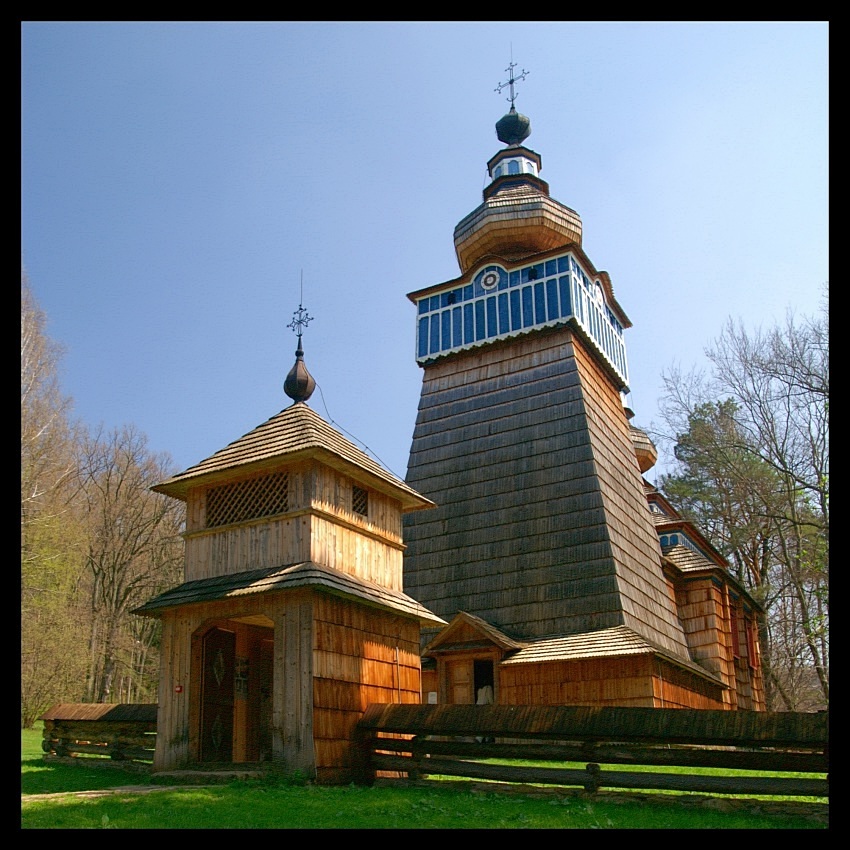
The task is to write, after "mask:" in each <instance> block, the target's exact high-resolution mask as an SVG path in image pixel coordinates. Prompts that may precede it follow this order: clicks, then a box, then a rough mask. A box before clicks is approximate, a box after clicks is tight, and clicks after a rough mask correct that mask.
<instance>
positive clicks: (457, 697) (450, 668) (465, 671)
mask: <svg viewBox="0 0 850 850" xmlns="http://www.w3.org/2000/svg"><path fill="white" fill-rule="evenodd" d="M446 684H447V686H448V687H447V689H446V691H447V697H448V702H449V703H451V704H452V705H472V704H473V703H474V702H475V700H474V699H473V693H472V685H473V680H472V661H471V660H468V659H465V658H464V659H461V660H459V661H447V662H446Z"/></svg>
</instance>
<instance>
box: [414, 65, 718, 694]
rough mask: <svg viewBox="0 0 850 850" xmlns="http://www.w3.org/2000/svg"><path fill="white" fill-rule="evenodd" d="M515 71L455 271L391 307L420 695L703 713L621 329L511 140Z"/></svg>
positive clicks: (521, 137)
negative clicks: (408, 328)
mask: <svg viewBox="0 0 850 850" xmlns="http://www.w3.org/2000/svg"><path fill="white" fill-rule="evenodd" d="M515 67H516V66H515V65H514V64H513V63H511V65H510V66H509V67H508V69H507V70H508V74H509V79H508V82H507V83H504V84H503V85H500V86H499V88H498V89H497V91H501V89H502V88H503V87H509V89H510V97H509V98H508V100H509V101H510V109H509V111H508V113H507V114H506V115H504V116H503V117H502V118H501V119H500V120H499V121H498V122H497V124H496V134H497V137H498V139H499V140H500V141H501V142H502V143H503V144H504V145H505V147H504V148H502V149H501V150H500V151H499V152H498V153H496V154H495V156H493V157H492V158H491V159H490V160H489V162H488V163H487V167H488V171H489V176H490V180H491V182H490V183H489V185H487V187H486V188H485V189H484V191H483V200H482V203H481V204H480V205H479V206H478V207H477V208H476V209H474V210H473V211H472V212H471V213H469V215H467V216H466V217H464V218H463V219H462V220H461V221H460V222H459V223H458V225H457V226H456V228H455V231H454V244H455V250H456V254H457V259H458V263H459V266H460V276H459V277H457V278H455V279H452V280H449V281H445V282H443V283H438V284H435V285H433V286H429V287H427V288H425V289H420V290H418V291H416V292H413V293H410V294H409V296H408V297H409V298H410V300H411V301H412V302H413V303H414V304H415V305H416V312H417V333H416V359H417V362H418V363H419V365H420V366H421V367H422V370H423V382H422V391H421V397H420V402H419V409H418V414H417V419H416V425H415V430H414V434H413V441H412V446H411V452H410V459H409V465H408V472H407V478H406V481H407V483H408V485H409V486H410V487H412V488H414V489H415V490H416V491H417V492H419V493H421V494H422V495H424V496H425V497H427V498H428V499H430V500H432V501H433V502H435V503H436V505H437V507H436V508H434V509H432V510H429V511H421V512H415V513H410V514H407V515H406V516H405V517H404V521H403V522H404V533H405V543H406V545H407V551H406V553H405V557H404V586H405V591H406V592H407V593H409V594H410V595H411V596H412V597H413V598H415V599H416V600H418V601H419V602H420V603H422V604H423V605H424V606H425V607H427V608H428V609H429V610H431V611H433V612H434V613H435V614H438V615H439V616H441V617H443V618H444V619H446V620H450V621H451V622H450V625H449V626H448V627H447V628H445V629H443V630H442V631H441V632H439V633H438V634H436V636H435V633H434V632H427V633H425V635H424V642H426V643H427V644H428V645H427V646H426V647H425V650H424V655H425V657H426V659H431V660H432V663H433V662H434V661H436V671H435V673H434V678H433V685H431V686H429V687H431V688H432V690H430V691H429V692H428V695H427V696H426V699H430V700H431V701H434V700H439V701H440V702H443V701H446V702H474V701H476V698H480V697H482V695H484V698H485V699H487V698H489V696H490V693H493V695H494V697H495V699H496V701H497V702H502V703H515V704H523V703H536V704H541V703H550V704H556V703H566V702H572V703H589V704H621V705H626V704H632V705H661V704H667V705H687V706H690V707H707V708H711V707H720V706H721V704H722V697H721V691H722V690H723V685H722V684H721V682H720V681H719V678H718V677H717V676H716V675H712V674H711V673H709V672H708V671H706V669H704V668H703V667H702V666H700V665H699V664H697V663H695V662H694V660H693V659H692V657H691V652H690V650H689V646H688V640H687V636H686V634H685V632H684V630H683V625H682V622H681V620H680V618H679V615H678V612H677V606H676V599H675V593H674V591H673V588H672V585H671V584H670V582H669V581H668V580H667V579H666V578H665V573H664V569H663V560H662V552H661V548H660V545H659V539H658V535H657V533H656V530H655V527H654V525H653V520H652V516H651V514H650V511H649V508H648V505H647V498H646V492H645V489H644V486H645V482H644V480H643V477H642V472H643V471H644V469H645V468H647V467H643V468H642V461H641V460H640V458H641V457H646V456H647V455H648V454H651V455H652V458H651V461H650V462H649V465H650V466H651V464H652V462H654V447H653V450H652V451H650V452H647V451H643V452H641V451H636V449H640V448H641V446H636V435H637V436H638V437H640V438H641V440H639V441H638V442H646V441H647V439H646V435H644V434H643V432H640V431H638V430H637V429H635V428H633V427H632V426H631V425H630V423H629V418H630V416H631V412H630V411H628V410H627V408H626V407H625V406H624V398H625V396H626V394H627V393H628V391H629V386H628V382H629V377H628V364H627V358H626V345H625V338H624V331H625V330H626V329H627V328H629V327H630V326H631V323H630V321H629V319H628V317H627V315H626V313H625V311H624V310H623V308H622V307H621V306H620V304H619V303H618V301H617V299H616V297H615V295H614V289H613V286H612V283H611V279H610V277H609V275H608V274H607V273H606V272H604V271H600V270H598V269H597V268H596V267H595V266H594V264H593V262H592V261H591V259H590V258H589V257H588V256H587V255H586V254H585V252H584V250H583V249H582V223H581V219H580V217H579V215H578V214H577V213H576V212H575V211H574V210H572V209H570V208H569V207H567V206H565V205H564V204H562V203H560V202H559V201H556V200H555V199H553V198H552V197H551V196H550V194H549V186H548V184H547V183H546V182H545V181H544V180H542V179H541V177H540V172H541V165H542V160H541V157H540V155H539V154H538V153H536V152H535V151H533V150H532V149H530V148H528V147H526V140H527V139H528V137H529V135H530V133H531V126H530V121H529V119H528V118H527V117H526V116H524V115H522V114H520V113H519V112H517V110H516V106H515V100H516V93H515V88H514V86H515V84H516V83H517V82H518V81H520V80H521V79H523V78H524V77H525V75H526V73H527V72H525V71H523V72H522V74H520V75H518V76H517V75H515V74H514V68H515ZM650 446H651V444H650ZM643 448H644V449H645V448H646V447H643ZM662 682H666V690H664V688H663V687H662V685H661V684H660V683H662ZM671 683H673V684H672V685H671ZM487 687H489V688H490V689H491V690H490V692H487V690H486V689H487ZM482 688H483V690H482ZM662 690H663V691H664V694H663V695H662Z"/></svg>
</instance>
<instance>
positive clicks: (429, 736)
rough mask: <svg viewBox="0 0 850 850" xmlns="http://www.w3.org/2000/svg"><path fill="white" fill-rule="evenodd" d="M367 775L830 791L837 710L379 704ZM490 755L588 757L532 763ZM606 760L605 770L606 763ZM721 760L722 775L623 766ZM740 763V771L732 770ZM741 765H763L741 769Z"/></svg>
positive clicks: (366, 730) (721, 790) (364, 734)
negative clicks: (776, 773) (787, 773)
mask: <svg viewBox="0 0 850 850" xmlns="http://www.w3.org/2000/svg"><path fill="white" fill-rule="evenodd" d="M357 735H358V739H359V744H360V747H359V752H360V756H361V774H360V780H361V781H362V782H364V783H365V784H371V783H372V782H374V780H375V778H376V777H378V776H398V777H401V778H405V777H406V778H408V779H419V778H424V777H426V776H428V775H431V776H438V775H439V776H458V777H464V778H470V779H486V780H494V781H499V782H513V783H542V784H549V785H563V786H570V785H572V786H579V787H581V788H584V789H585V791H588V792H590V793H594V792H596V791H598V790H599V789H602V788H605V789H641V790H655V791H661V790H664V791H696V792H703V793H711V794H734V795H770V796H794V797H797V796H803V797H828V796H829V780H828V776H825V777H820V776H812V777H764V776H758V775H754V772H756V771H758V772H764V771H783V772H785V771H790V772H795V773H805V774H813V775H814V774H825V775H826V774H828V771H829V754H828V747H829V715H828V713H827V712H819V713H816V714H803V713H764V712H752V711H706V710H690V709H661V708H609V707H606V708H593V707H581V706H572V707H546V706H505V705H481V706H473V705H399V704H393V705H370V706H369V708H368V709H367V711H366V713H365V715H364V716H363V718H362V719H361V721H360V723H359V724H358V727H357ZM488 759H517V760H522V761H533V762H541V763H545V762H558V763H564V762H571V763H575V762H578V763H580V764H581V763H584V765H585V766H584V767H583V768H577V767H553V766H548V767H547V766H540V767H525V766H515V765H500V764H489V763H486V760H488ZM603 765H604V769H603ZM612 765H613V766H615V768H616V766H618V765H623V766H625V765H633V766H650V767H652V766H656V767H662V766H664V767H670V766H677V767H686V768H719V769H720V770H721V771H723V772H724V773H723V774H722V775H706V774H699V773H689V774H682V773H664V772H640V771H627V770H617V769H611V766H612ZM726 771H729V772H728V773H725V772H726ZM734 771H752V772H753V773H750V774H749V775H747V774H742V775H735V773H734Z"/></svg>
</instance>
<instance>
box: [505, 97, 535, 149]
mask: <svg viewBox="0 0 850 850" xmlns="http://www.w3.org/2000/svg"><path fill="white" fill-rule="evenodd" d="M530 135H531V119H529V118H527V117H526V116H525V115H521V114H520V113H519V112H517V111H516V107H515V106H514V105H513V104H511V108H510V110H509V111H508V113H507V114H505V115H503V116H502V117H501V118H500V119H499V120H498V121H497V122H496V136H497V137H498V139H499V141H500V142H504V143H505V144H506V145H518V144H520V143H521V142H524V141H525V140H526V139H527V138H528V137H529V136H530Z"/></svg>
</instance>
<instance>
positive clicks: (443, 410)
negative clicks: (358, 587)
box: [404, 328, 687, 657]
mask: <svg viewBox="0 0 850 850" xmlns="http://www.w3.org/2000/svg"><path fill="white" fill-rule="evenodd" d="M408 483H409V484H410V485H411V486H412V487H414V488H416V489H417V490H418V491H419V492H421V493H423V495H425V496H427V497H428V498H430V499H432V500H433V501H435V502H436V503H437V505H438V507H437V508H435V509H434V510H431V511H424V512H419V513H416V514H408V515H406V516H405V517H404V528H405V541H406V543H407V545H408V550H407V552H406V554H405V558H404V586H405V592H407V593H408V594H410V595H411V596H413V597H414V598H415V599H418V600H419V601H421V602H422V603H423V605H425V606H426V607H427V608H429V609H430V610H432V611H434V612H435V613H436V614H439V615H440V616H442V617H444V618H446V619H450V618H451V617H453V616H454V614H456V613H457V612H458V611H459V610H465V611H469V612H471V613H473V614H476V615H477V616H479V617H482V618H483V619H485V620H487V621H488V622H490V623H492V624H493V625H495V626H497V627H498V628H500V629H502V630H504V631H505V632H506V633H507V634H509V635H510V636H512V637H515V638H530V637H539V636H543V635H553V634H563V633H574V632H583V631H591V630H595V629H601V628H608V627H611V626H617V625H623V624H625V625H628V626H630V627H631V628H633V629H634V630H635V631H637V632H638V633H640V634H643V635H645V636H646V637H648V638H649V639H651V640H653V641H654V642H656V643H658V644H660V645H661V646H662V647H663V648H665V649H667V650H668V651H671V652H673V653H674V654H676V655H681V656H683V657H687V645H686V642H685V637H684V633H683V632H682V629H681V625H680V624H679V622H678V620H677V618H676V612H675V608H674V605H673V603H672V601H671V599H670V596H669V593H668V589H667V587H666V585H665V582H664V578H663V576H662V572H661V555H660V548H659V545H658V539H657V536H656V534H655V531H654V528H653V525H652V522H651V518H650V515H649V510H648V507H647V504H646V499H645V496H644V493H643V485H642V479H641V475H640V470H639V468H638V465H637V459H636V457H635V454H634V447H633V445H632V441H631V435H630V431H629V427H628V421H627V419H626V416H625V412H624V410H623V407H622V403H621V401H620V396H619V393H618V391H617V388H616V387H615V386H614V385H613V384H612V382H611V380H610V379H609V378H608V377H607V376H606V374H605V373H604V372H603V370H602V368H601V367H600V366H598V365H597V364H596V362H595V360H594V359H593V357H592V356H591V355H589V354H588V352H587V351H586V349H585V348H584V345H583V344H582V343H581V342H580V340H579V339H578V338H577V337H576V336H575V334H574V332H573V331H572V330H570V329H569V328H561V329H558V330H557V331H554V332H538V333H534V334H529V335H528V336H525V337H521V338H517V339H515V340H512V341H510V342H509V343H506V344H493V345H488V346H485V347H482V348H481V349H478V350H475V351H474V352H468V353H465V354H464V355H462V356H457V357H451V358H446V359H445V360H441V361H438V362H436V363H434V364H433V365H429V366H428V367H426V369H425V376H424V379H423V389H422V395H421V399H420V404H419V413H418V416H417V422H416V427H415V431H414V438H413V446H412V449H411V455H410V464H409V469H408Z"/></svg>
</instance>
